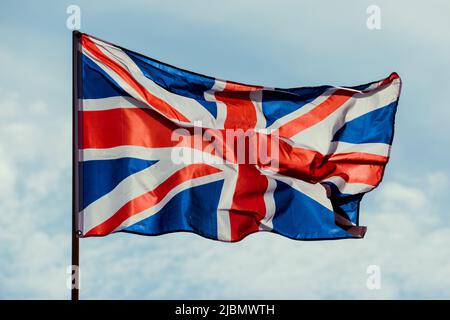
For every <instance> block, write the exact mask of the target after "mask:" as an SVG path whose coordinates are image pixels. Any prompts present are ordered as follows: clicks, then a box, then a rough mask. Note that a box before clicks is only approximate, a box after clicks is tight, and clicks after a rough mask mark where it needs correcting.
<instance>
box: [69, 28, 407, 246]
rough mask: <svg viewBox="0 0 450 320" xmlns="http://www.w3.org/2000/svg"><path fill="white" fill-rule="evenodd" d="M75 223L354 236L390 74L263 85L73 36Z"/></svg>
mask: <svg viewBox="0 0 450 320" xmlns="http://www.w3.org/2000/svg"><path fill="white" fill-rule="evenodd" d="M80 41H81V43H80V47H81V49H80V61H79V65H80V68H81V72H80V73H81V76H80V79H79V83H78V92H77V95H78V101H79V103H78V105H79V106H78V136H77V138H78V145H77V152H78V166H77V170H78V175H77V179H78V180H77V181H78V193H79V196H78V199H79V212H78V214H77V221H78V230H79V234H80V236H81V237H90V236H105V235H108V234H110V233H113V232H130V233H137V234H143V235H160V234H164V233H169V232H176V231H186V232H193V233H196V234H199V235H201V236H203V237H206V238H209V239H215V240H221V241H227V242H234V241H239V240H241V239H243V238H244V237H246V236H247V235H249V234H251V233H254V232H258V231H268V232H273V233H277V234H280V235H282V236H285V237H289V238H292V239H298V240H318V239H342V238H361V237H363V236H364V234H365V231H366V228H365V227H364V226H360V225H359V207H360V202H361V199H362V197H363V195H364V194H365V193H367V192H369V191H371V190H372V189H374V188H375V187H376V186H378V184H379V183H380V182H381V180H382V177H383V174H384V170H385V167H386V164H387V162H388V160H389V154H390V150H391V144H392V139H393V133H394V118H395V113H396V108H397V104H398V99H399V94H400V88H401V80H400V78H399V76H398V75H397V74H396V73H392V74H391V75H390V76H389V77H387V78H385V79H383V80H380V81H375V82H371V83H368V84H364V85H359V86H350V87H336V86H329V85H324V86H316V87H300V88H285V89H282V88H272V87H265V86H255V85H247V84H242V83H238V82H233V81H225V80H221V79H217V78H213V77H209V76H205V75H201V74H197V73H194V72H190V71H186V70H183V69H180V68H176V67H173V66H171V65H168V64H165V63H162V62H159V61H156V60H154V59H152V58H149V57H146V56H144V55H142V54H139V53H136V52H133V51H130V50H127V49H125V48H122V47H119V46H117V45H113V44H110V43H108V42H105V41H102V40H100V39H98V38H95V37H93V36H89V35H86V34H81V36H80Z"/></svg>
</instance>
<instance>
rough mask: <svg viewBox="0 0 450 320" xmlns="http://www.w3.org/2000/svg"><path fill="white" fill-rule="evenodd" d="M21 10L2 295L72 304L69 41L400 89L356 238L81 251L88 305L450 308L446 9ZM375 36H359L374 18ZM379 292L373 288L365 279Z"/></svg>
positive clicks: (356, 1)
mask: <svg viewBox="0 0 450 320" xmlns="http://www.w3.org/2000/svg"><path fill="white" fill-rule="evenodd" d="M44 3H45V4H42V2H41V3H40V4H37V2H31V1H29V2H27V1H10V0H3V1H2V6H1V10H0V298H3V299H8V298H25V299H36V298H44V299H53V298H56V299H67V298H68V297H69V291H68V289H67V288H66V281H67V276H68V274H67V270H66V269H67V267H68V265H69V264H70V222H71V203H70V201H71V197H70V195H71V190H70V186H71V182H70V181H71V162H70V161H71V153H70V150H71V145H70V143H71V136H70V134H71V31H70V30H68V29H67V28H66V19H67V17H68V15H67V13H66V8H67V7H68V6H69V5H71V4H75V5H78V6H79V7H80V8H81V30H82V31H83V32H87V33H90V34H93V35H96V36H98V37H101V38H103V39H106V40H109V41H111V42H114V43H117V44H120V45H122V46H124V47H127V48H130V49H132V50H134V51H138V52H142V53H144V54H146V55H149V56H152V57H154V58H157V59H159V60H162V61H165V62H168V63H170V64H173V65H176V66H180V67H183V68H186V69H190V70H193V71H196V72H200V73H204V74H208V75H213V76H217V77H220V78H225V79H232V80H235V81H240V82H245V83H254V84H262V85H266V86H277V87H289V86H302V85H305V86H306V85H307V86H311V85H322V84H332V85H357V84H361V83H366V82H369V81H373V80H378V79H380V78H383V77H385V76H387V75H388V74H389V73H390V72H391V71H396V72H398V73H399V74H400V76H401V77H402V79H403V90H402V95H401V98H400V104H399V111H398V114H397V123H396V136H395V139H394V146H393V151H392V158H391V162H390V163H389V165H388V168H387V172H386V175H385V180H384V181H383V183H382V184H381V185H380V187H379V188H378V189H376V190H375V191H373V192H372V193H370V194H368V195H367V196H366V197H365V199H364V200H363V203H362V207H361V210H362V211H361V223H362V224H363V225H366V226H368V232H367V235H366V238H365V239H363V240H340V241H319V242H301V241H293V240H289V239H286V238H282V237H280V236H277V235H273V234H269V233H260V234H254V235H251V236H249V237H247V238H246V239H245V240H243V241H241V242H239V243H236V244H226V243H220V242H216V241H210V240H206V239H203V238H201V237H199V236H196V235H192V234H186V233H177V234H170V235H165V236H160V237H143V236H137V235H131V234H116V235H112V236H109V237H105V238H97V239H92V238H89V239H82V240H81V241H80V242H81V268H82V270H81V277H82V284H81V285H82V288H81V298H83V299H105V298H107V299H112V298H118V299H166V298H170V299H175V298H180V299H185V298H186V299H197V298H200V299H202V298H225V299H227V298H255V299H258V298H266V299H270V298H273V299H276V298H293V299H300V298H306V299H315V298H326V299H339V298H351V299H354V298H364V299H366V298H374V299H386V298H388V299H390V298H394V299H407V298H420V299H428V298H438V299H439V298H447V299H449V298H450V290H449V288H450V247H449V243H450V210H449V209H448V204H447V200H448V199H449V195H450V192H449V189H450V168H449V160H448V158H449V157H450V149H449V147H450V126H449V120H450V105H449V102H448V98H447V94H448V91H449V88H450V59H449V56H450V33H449V29H450V20H449V19H448V14H449V12H450V4H449V3H448V2H447V1H438V0H435V1H426V2H424V1H423V2H422V3H421V4H413V3H411V1H395V2H394V1H381V0H378V1H377V0H371V1H361V0H351V1H350V0H349V1H345V2H339V4H337V2H336V1H331V0H330V1H262V0H258V1H256V0H255V1H245V3H244V1H235V0H233V1H226V2H224V1H206V0H205V1H194V0H191V1H132V0H128V1H104V2H102V1H96V2H95V3H93V1H45V2H44ZM373 4H375V5H378V6H379V8H380V9H381V29H380V30H369V29H368V28H367V27H366V20H367V17H368V15H367V13H366V9H367V7H368V6H369V5H373ZM372 265H376V266H378V267H379V269H380V270H381V288H380V289H378V290H369V289H368V288H367V286H366V281H367V278H368V276H369V275H368V273H367V268H368V267H369V266H372Z"/></svg>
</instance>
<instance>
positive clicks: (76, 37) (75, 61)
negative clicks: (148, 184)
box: [70, 31, 81, 301]
mask: <svg viewBox="0 0 450 320" xmlns="http://www.w3.org/2000/svg"><path fill="white" fill-rule="evenodd" d="M80 40H81V33H80V32H78V31H73V33H72V289H71V295H70V296H71V300H74V301H77V300H78V297H79V284H80V272H79V266H80V246H79V237H78V219H77V216H78V204H79V197H78V193H79V186H78V103H79V102H78V83H79V79H80V74H79V72H81V70H80V68H79V67H80Z"/></svg>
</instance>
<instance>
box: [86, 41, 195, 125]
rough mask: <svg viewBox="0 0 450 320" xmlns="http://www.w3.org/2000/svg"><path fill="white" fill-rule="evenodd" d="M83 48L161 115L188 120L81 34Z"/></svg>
mask: <svg viewBox="0 0 450 320" xmlns="http://www.w3.org/2000/svg"><path fill="white" fill-rule="evenodd" d="M81 42H82V45H83V48H84V49H86V50H87V51H89V53H91V54H92V55H93V56H94V57H96V58H97V59H99V60H100V61H101V62H102V63H103V64H104V65H106V66H108V67H109V68H110V69H111V70H113V71H114V72H115V73H116V74H117V75H119V76H120V77H121V78H122V80H124V81H125V82H126V83H127V84H128V85H130V86H131V87H132V88H133V89H134V90H136V92H137V93H138V94H139V95H140V96H141V97H142V98H144V99H145V101H147V102H148V103H149V104H150V105H151V106H152V107H154V108H155V109H157V110H158V111H159V112H161V113H162V114H163V115H165V116H166V117H168V118H170V119H178V120H180V121H183V122H189V120H188V119H187V118H186V117H185V116H184V115H183V114H181V113H180V112H179V111H178V110H176V109H175V108H173V107H172V106H171V105H169V104H168V103H167V102H165V101H164V100H161V99H160V98H158V97H156V96H154V95H153V94H151V93H150V92H149V91H148V90H147V89H145V87H144V86H142V85H141V84H140V83H139V82H138V81H136V79H134V78H133V76H132V75H131V74H130V73H128V71H126V70H125V68H123V67H122V66H121V65H120V64H118V63H116V62H115V61H114V60H112V59H110V58H109V57H108V56H106V55H105V54H104V53H103V52H102V51H101V50H100V49H99V48H98V47H97V45H96V44H95V43H94V42H92V41H91V40H90V39H89V37H87V36H86V35H83V36H82V38H81Z"/></svg>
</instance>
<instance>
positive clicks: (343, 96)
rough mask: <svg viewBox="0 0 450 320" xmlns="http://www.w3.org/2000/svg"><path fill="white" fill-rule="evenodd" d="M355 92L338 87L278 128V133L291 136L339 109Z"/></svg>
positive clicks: (287, 136)
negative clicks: (313, 105) (329, 94)
mask: <svg viewBox="0 0 450 320" xmlns="http://www.w3.org/2000/svg"><path fill="white" fill-rule="evenodd" d="M355 93H356V92H353V91H348V90H343V89H338V90H336V91H335V92H334V93H333V94H332V95H331V96H329V97H328V98H327V99H326V100H325V101H324V102H322V103H321V104H319V105H318V106H317V107H315V108H314V109H312V110H311V111H309V112H308V113H305V114H304V115H302V116H300V117H297V118H295V119H293V120H291V121H289V122H288V123H286V124H284V125H282V126H281V127H280V128H279V135H280V136H282V137H286V138H291V137H293V136H295V135H296V134H298V133H299V132H301V131H303V130H305V129H308V128H310V127H312V126H313V125H315V124H317V123H319V122H320V121H322V120H323V119H325V118H326V117H328V116H329V115H330V114H332V113H333V112H334V111H336V110H337V109H339V107H341V106H342V105H343V104H344V103H345V102H347V101H348V100H349V99H350V98H351V97H352V96H353V95H354V94H355Z"/></svg>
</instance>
